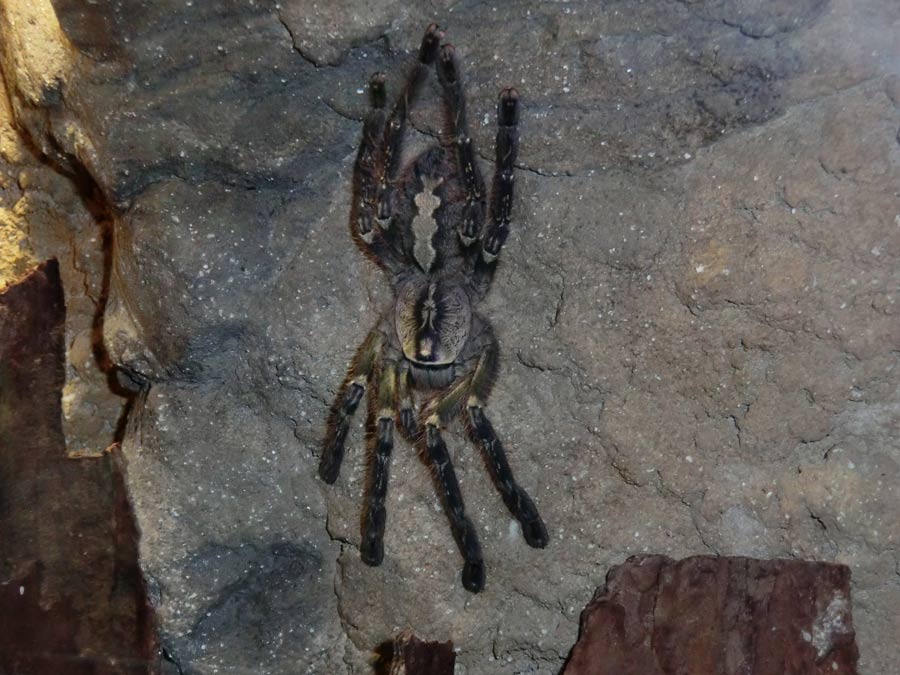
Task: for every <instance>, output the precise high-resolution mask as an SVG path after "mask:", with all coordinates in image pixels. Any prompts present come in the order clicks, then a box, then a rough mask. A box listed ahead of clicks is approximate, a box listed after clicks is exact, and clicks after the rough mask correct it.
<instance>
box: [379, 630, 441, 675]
mask: <svg viewBox="0 0 900 675" xmlns="http://www.w3.org/2000/svg"><path fill="white" fill-rule="evenodd" d="M376 651H377V653H378V657H379V658H378V662H377V664H376V666H375V672H376V675H453V669H454V667H455V666H456V653H455V652H454V651H453V643H452V642H427V641H425V640H420V639H419V638H417V637H416V636H415V635H414V634H413V633H412V631H410V630H404V631H403V632H401V633H400V634H399V635H398V636H397V637H396V638H394V639H393V640H390V641H388V642H385V643H384V644H382V645H380V646H379V647H378V649H377V650H376Z"/></svg>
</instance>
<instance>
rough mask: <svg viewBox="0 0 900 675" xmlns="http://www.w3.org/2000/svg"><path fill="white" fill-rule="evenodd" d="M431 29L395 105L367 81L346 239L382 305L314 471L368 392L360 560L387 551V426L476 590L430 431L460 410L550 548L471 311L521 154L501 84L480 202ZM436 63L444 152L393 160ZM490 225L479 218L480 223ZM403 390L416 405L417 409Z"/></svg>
mask: <svg viewBox="0 0 900 675" xmlns="http://www.w3.org/2000/svg"><path fill="white" fill-rule="evenodd" d="M443 37H444V34H443V32H442V31H441V30H440V29H439V28H438V26H437V25H436V24H432V25H430V26H429V27H428V28H427V30H426V31H425V36H424V37H423V39H422V43H421V46H420V48H419V52H418V59H417V60H416V62H415V63H414V65H413V66H412V68H411V70H410V72H409V74H408V77H407V79H406V82H405V84H404V86H403V90H402V91H401V93H400V95H399V97H398V98H397V102H396V104H395V105H394V107H393V109H392V110H391V111H390V113H386V111H385V99H386V95H385V76H384V74H383V73H376V74H375V75H373V76H372V78H371V79H370V82H369V94H370V98H371V110H370V111H369V113H368V115H367V117H366V120H365V123H364V127H363V134H362V140H361V142H360V145H359V151H358V154H357V157H356V163H355V165H354V170H353V190H354V199H353V204H352V206H351V209H350V230H351V234H352V237H353V239H354V241H355V243H356V244H357V246H359V247H360V248H361V249H362V251H363V252H364V253H365V254H366V255H368V257H370V258H371V259H372V260H373V261H374V262H375V263H376V264H377V265H378V266H379V267H380V268H381V269H382V270H383V271H384V272H385V274H386V276H387V278H388V280H389V282H390V284H391V287H392V289H393V296H394V297H393V304H392V306H391V307H390V308H389V309H387V311H385V312H384V313H383V315H382V316H381V318H380V319H379V320H378V323H377V324H376V326H375V327H374V328H373V329H372V331H371V332H370V333H369V334H368V336H367V337H366V339H365V340H364V341H363V343H362V345H360V347H359V348H358V350H357V352H356V356H355V358H354V359H353V362H352V364H351V366H350V368H349V371H348V373H347V377H346V379H345V380H344V382H343V384H342V385H341V388H340V390H339V391H338V395H337V397H336V399H335V402H334V405H333V406H332V409H331V415H330V417H329V424H328V432H327V434H326V438H325V441H324V445H323V450H322V455H321V459H320V463H319V476H320V477H321V478H322V480H324V481H325V482H326V483H329V484H331V483H334V481H335V480H336V479H337V477H338V473H339V472H340V467H341V462H342V460H343V457H344V444H345V441H346V438H347V433H348V431H349V428H350V421H351V418H352V416H353V414H354V412H355V411H356V408H357V406H358V405H359V403H360V401H361V400H362V398H363V395H364V393H365V392H366V391H367V390H368V391H369V395H368V408H369V410H368V423H367V428H368V429H369V431H370V446H371V447H370V452H369V453H368V475H367V488H366V504H365V507H364V509H363V516H362V539H361V543H360V557H361V558H362V560H363V561H364V562H365V563H367V564H369V565H373V566H377V565H380V564H381V562H382V560H383V558H384V544H383V538H384V528H385V523H386V519H387V513H386V511H385V499H386V496H387V483H388V464H389V461H390V457H391V451H392V449H393V445H394V425H395V423H396V424H398V425H399V427H400V430H401V433H402V434H403V435H404V436H405V437H406V439H407V440H408V441H410V442H411V443H413V444H414V445H415V447H416V448H417V450H418V451H419V454H420V456H421V457H422V459H423V460H424V462H425V463H426V464H427V465H428V466H429V467H430V469H431V473H432V476H433V478H434V483H435V487H436V490H437V492H438V494H439V495H440V498H441V501H442V503H443V505H444V510H445V512H446V513H447V517H448V519H449V520H450V527H451V529H452V531H453V537H454V539H455V540H456V544H457V546H458V547H459V551H460V553H461V554H462V557H463V558H464V560H465V564H464V566H463V570H462V583H463V586H464V587H465V588H466V589H467V590H469V591H472V592H474V593H477V592H479V591H481V590H482V589H483V588H484V577H485V567H484V560H483V558H482V555H481V546H480V545H479V543H478V537H477V535H476V532H475V528H474V527H473V525H472V522H471V521H470V520H469V519H468V518H467V517H466V513H465V506H464V504H463V498H462V494H461V493H460V490H459V484H458V483H457V480H456V474H455V472H454V470H453V463H452V462H451V461H450V455H449V454H448V452H447V446H446V444H445V443H444V439H443V437H442V436H441V429H442V428H443V427H445V426H446V425H448V424H449V423H450V422H451V421H452V420H453V419H454V418H457V417H460V416H462V417H464V420H465V424H466V429H467V432H468V436H469V438H470V439H471V441H472V442H473V443H474V444H475V445H476V446H477V447H479V448H480V450H481V453H482V455H483V457H484V460H485V463H486V465H487V469H488V472H489V473H490V475H491V478H492V480H493V482H494V484H495V485H496V487H497V490H498V491H499V492H500V495H501V496H502V498H503V501H504V503H505V504H506V507H507V508H508V509H509V510H510V512H511V513H512V515H513V516H514V517H515V518H516V519H517V520H518V521H519V523H520V524H521V526H522V533H523V535H524V537H525V541H526V542H527V543H528V544H529V545H530V546H533V547H535V548H543V547H544V546H546V545H547V530H546V528H545V527H544V523H543V521H542V520H541V517H540V515H539V514H538V512H537V509H536V508H535V505H534V502H533V501H532V500H531V498H530V497H529V496H528V494H527V493H526V492H525V490H523V489H522V488H521V487H520V486H519V485H518V484H517V483H516V481H515V479H514V478H513V474H512V471H511V469H510V467H509V463H508V462H507V459H506V455H505V453H504V450H503V446H502V445H501V444H500V441H499V439H498V438H497V435H496V433H495V432H494V428H493V426H492V425H491V422H490V420H489V419H488V417H487V415H486V414H485V404H486V402H487V399H488V395H489V394H490V391H491V388H492V386H493V383H494V380H495V378H496V376H497V371H498V368H499V360H498V359H499V345H498V342H497V338H496V337H495V335H494V331H493V329H492V328H491V325H490V323H488V321H487V319H485V318H484V317H483V316H481V315H480V314H479V313H478V312H477V311H475V305H476V304H477V303H478V302H479V301H481V300H482V299H483V298H484V297H485V295H486V294H487V292H488V289H489V288H490V286H491V280H492V278H493V276H494V271H495V269H496V266H497V256H498V255H499V254H500V249H501V248H502V247H503V243H504V242H505V241H506V237H507V235H508V234H509V222H510V210H511V207H512V198H513V178H514V176H513V165H514V162H515V159H516V152H517V149H518V133H517V126H518V116H519V104H518V94H517V92H516V90H515V89H512V88H508V89H504V90H503V91H501V92H500V97H499V103H498V108H497V123H498V129H497V148H496V152H497V165H496V173H495V175H494V182H493V188H492V190H491V196H490V201H489V202H488V198H487V192H486V190H485V184H484V179H483V178H482V177H481V174H480V172H479V169H478V165H477V164H476V161H475V149H474V147H473V145H472V139H471V138H470V136H469V131H468V127H467V123H466V113H465V98H464V96H463V86H462V80H461V73H460V66H459V61H458V60H457V58H456V55H455V51H454V48H453V46H452V45H450V44H443V45H442V44H441V41H442V39H443ZM432 66H434V68H435V69H436V71H437V77H438V80H439V82H440V84H441V88H442V90H443V100H444V106H445V118H446V119H445V130H444V131H445V134H446V136H447V137H449V139H452V144H450V143H448V144H447V147H444V146H441V145H432V146H431V147H429V148H427V149H426V150H424V151H423V152H422V153H421V154H419V155H418V156H417V157H415V158H414V159H413V160H411V161H410V162H408V163H407V164H406V165H402V163H401V150H402V145H403V135H404V130H405V126H406V119H407V116H408V113H409V109H410V106H411V105H412V104H413V102H414V101H415V99H416V98H417V95H418V94H419V92H420V90H421V89H422V85H423V84H424V82H425V80H426V79H427V77H428V73H429V70H430V68H431V67H432ZM485 220H487V223H485ZM414 392H422V398H424V400H425V402H424V404H423V405H422V407H421V409H420V410H419V412H418V414H417V413H416V412H415V402H414V398H413V393H414Z"/></svg>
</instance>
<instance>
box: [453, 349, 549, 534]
mask: <svg viewBox="0 0 900 675" xmlns="http://www.w3.org/2000/svg"><path fill="white" fill-rule="evenodd" d="M498 354H499V348H498V346H497V344H496V343H494V344H492V345H491V346H490V347H488V348H487V349H485V350H484V352H482V354H481V358H480V359H479V361H478V366H477V368H476V369H475V374H474V375H473V376H472V382H471V388H470V395H469V400H468V402H467V403H466V416H467V420H466V422H467V423H466V428H467V431H468V433H469V438H470V439H471V440H472V442H473V443H474V444H475V445H476V446H477V447H478V448H480V450H481V453H482V456H483V457H484V461H485V464H486V465H487V468H488V473H489V474H490V476H491V480H492V481H493V482H494V485H495V486H496V488H497V491H498V492H499V493H500V496H501V497H502V498H503V503H504V504H506V508H507V509H509V512H510V513H511V514H512V516H513V517H514V518H515V519H516V520H518V521H519V524H520V525H521V526H522V535H523V536H524V537H525V541H526V542H527V543H528V545H529V546H531V547H533V548H544V547H545V546H546V545H547V539H548V537H547V528H546V527H545V526H544V521H543V520H541V516H540V514H538V511H537V508H536V507H535V505H534V502H533V501H532V500H531V497H529V496H528V493H527V492H525V490H523V489H522V488H521V487H520V486H519V484H518V483H516V480H515V478H514V477H513V473H512V469H511V468H510V466H509V462H508V461H507V459H506V453H505V452H504V450H503V446H502V445H501V443H500V439H498V438H497V434H496V432H495V431H494V427H493V426H492V425H491V421H490V420H489V419H488V418H487V415H485V413H484V406H485V404H486V402H487V397H488V395H489V394H490V388H491V384H492V383H493V379H494V373H496V372H497V370H498V367H499V361H498Z"/></svg>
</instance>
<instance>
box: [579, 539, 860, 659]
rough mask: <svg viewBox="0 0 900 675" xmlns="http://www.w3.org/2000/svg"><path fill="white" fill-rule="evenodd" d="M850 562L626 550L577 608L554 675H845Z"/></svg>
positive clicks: (850, 654) (851, 646)
mask: <svg viewBox="0 0 900 675" xmlns="http://www.w3.org/2000/svg"><path fill="white" fill-rule="evenodd" d="M857 658H858V651H857V648H856V643H855V633H854V630H853V620H852V616H851V605H850V570H849V569H848V568H847V567H845V566H843V565H832V564H828V563H819V562H803V561H798V560H756V559H752V558H726V557H714V556H697V557H693V558H686V559H684V560H679V561H674V560H672V559H671V558H668V557H666V556H661V555H648V556H634V557H631V558H629V559H628V560H627V561H625V563H624V564H622V565H618V566H617V567H614V568H612V569H611V570H610V572H609V574H608V575H607V578H606V585H605V586H604V587H603V588H601V589H599V590H598V591H597V593H596V594H595V595H594V598H593V599H592V600H591V602H590V603H589V604H588V606H587V607H586V608H585V609H584V611H583V612H582V615H581V630H580V634H579V638H578V642H577V643H576V645H575V647H574V648H573V649H572V652H571V654H570V656H569V659H568V662H567V664H566V667H565V669H564V670H563V673H564V675H607V674H608V675H817V674H820V673H821V674H822V675H824V674H826V673H828V674H829V675H849V674H851V673H856V662H857Z"/></svg>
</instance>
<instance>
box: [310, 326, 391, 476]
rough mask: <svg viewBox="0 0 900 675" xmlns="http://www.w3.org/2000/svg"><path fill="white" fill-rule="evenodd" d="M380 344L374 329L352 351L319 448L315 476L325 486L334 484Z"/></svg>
mask: <svg viewBox="0 0 900 675" xmlns="http://www.w3.org/2000/svg"><path fill="white" fill-rule="evenodd" d="M381 341H382V340H381V333H380V332H379V330H378V329H377V328H376V329H374V330H372V331H371V332H370V333H369V334H368V336H366V339H365V341H364V342H363V343H362V344H361V345H360V347H359V349H357V351H356V356H354V358H353V362H352V363H351V364H350V368H349V370H348V371H347V377H346V378H345V379H344V383H343V384H342V385H341V388H340V390H339V391H338V395H337V397H336V398H335V401H334V404H333V405H332V407H331V414H330V415H329V418H328V431H327V433H326V435H325V442H324V443H323V446H322V457H321V458H320V459H319V476H320V477H321V478H322V480H324V481H325V482H326V483H328V484H331V483H334V481H336V480H337V477H338V474H339V473H340V471H341V462H343V461H344V444H345V442H346V440H347V433H348V432H349V430H350V420H351V419H352V418H353V414H354V413H355V412H356V408H357V407H358V406H359V402H360V401H361V400H362V397H363V394H364V393H365V391H366V383H367V382H368V380H369V377H370V376H371V374H372V370H373V368H374V366H375V360H376V358H377V357H378V353H379V352H380V350H381Z"/></svg>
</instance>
